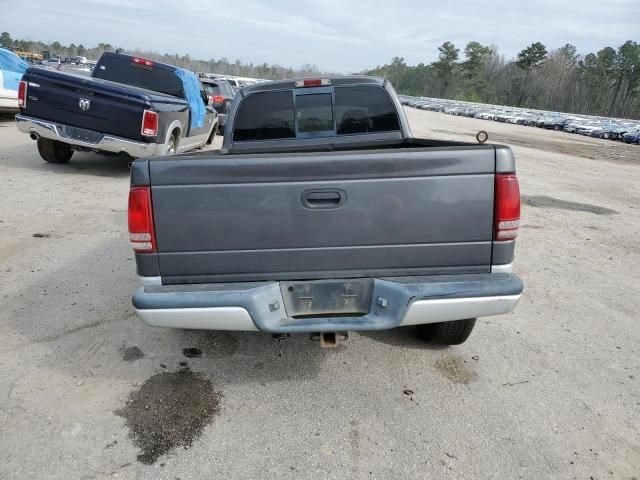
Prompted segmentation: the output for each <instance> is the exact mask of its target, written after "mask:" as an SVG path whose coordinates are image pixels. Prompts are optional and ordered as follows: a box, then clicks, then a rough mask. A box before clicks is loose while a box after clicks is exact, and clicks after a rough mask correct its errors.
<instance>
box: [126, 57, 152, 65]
mask: <svg viewBox="0 0 640 480" xmlns="http://www.w3.org/2000/svg"><path fill="white" fill-rule="evenodd" d="M131 61H132V62H133V63H135V64H136V65H140V66H142V67H153V62H152V61H151V60H147V59H146V58H139V57H133V60H131Z"/></svg>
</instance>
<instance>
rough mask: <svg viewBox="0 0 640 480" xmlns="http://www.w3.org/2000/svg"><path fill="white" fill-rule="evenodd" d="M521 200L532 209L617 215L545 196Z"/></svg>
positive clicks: (594, 206) (609, 210) (613, 212)
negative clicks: (554, 209) (555, 209)
mask: <svg viewBox="0 0 640 480" xmlns="http://www.w3.org/2000/svg"><path fill="white" fill-rule="evenodd" d="M522 200H523V202H524V203H526V204H527V205H529V206H530V207H534V208H557V209H560V210H569V211H574V212H587V213H595V214H596V215H615V214H617V213H618V212H616V211H615V210H611V209H610V208H605V207H600V206H598V205H592V204H590V203H580V202H570V201H568V200H562V199H560V198H554V197H547V196H546V195H523V196H522Z"/></svg>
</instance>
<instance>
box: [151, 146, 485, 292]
mask: <svg viewBox="0 0 640 480" xmlns="http://www.w3.org/2000/svg"><path fill="white" fill-rule="evenodd" d="M149 168H150V171H149V174H150V180H151V185H152V202H153V215H154V221H155V229H156V238H157V248H158V254H159V264H160V273H161V275H162V277H163V283H202V282H217V281H257V280H294V279H320V278H354V277H371V276H401V275H420V274H433V273H463V272H488V271H490V264H491V250H492V223H493V189H494V173H495V150H494V148H493V147H492V146H490V145H475V146H469V147H459V146H457V147H442V148H416V149H408V148H397V149H389V150H371V151H358V152H327V153H308V154H301V153H297V154H275V155H268V156H267V155H244V156H240V155H212V154H211V153H209V154H208V156H205V155H204V154H201V155H200V156H197V155H194V156H188V157H182V158H168V159H156V160H153V161H151V162H149ZM291 179H295V180H291Z"/></svg>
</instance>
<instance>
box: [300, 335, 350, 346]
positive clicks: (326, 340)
mask: <svg viewBox="0 0 640 480" xmlns="http://www.w3.org/2000/svg"><path fill="white" fill-rule="evenodd" d="M309 337H310V338H311V340H312V341H314V342H320V346H321V347H322V348H338V347H339V346H340V343H344V342H346V341H347V340H348V339H349V332H315V333H312V334H310V336H309Z"/></svg>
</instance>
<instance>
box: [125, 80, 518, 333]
mask: <svg viewBox="0 0 640 480" xmlns="http://www.w3.org/2000/svg"><path fill="white" fill-rule="evenodd" d="M227 128H228V130H227V131H226V132H225V137H224V142H223V146H222V149H221V150H220V151H216V152H200V153H196V154H190V155H180V156H173V157H162V158H152V159H138V160H136V161H135V162H134V163H133V166H132V170H131V191H130V196H129V231H130V236H131V241H132V244H133V249H134V251H135V253H136V254H135V257H136V262H137V270H138V274H139V276H140V277H142V280H143V285H144V286H143V287H142V288H139V289H138V290H137V291H136V292H135V293H134V295H133V304H134V307H135V310H136V313H137V315H138V317H139V318H141V319H142V320H143V321H144V322H145V323H147V324H148V325H152V326H158V327H173V328H186V329H210V330H261V331H263V332H269V333H272V334H275V335H280V336H282V335H286V334H289V333H296V332H309V333H311V334H312V338H314V337H315V338H316V339H320V341H321V343H322V344H323V345H324V346H333V345H335V344H336V343H337V342H338V341H339V340H340V339H342V338H344V336H343V333H344V332H349V331H362V330H381V329H389V328H394V327H400V326H406V325H416V326H417V327H418V332H419V334H420V335H421V337H422V338H424V339H425V340H427V341H431V342H434V343H439V344H445V345H453V344H460V343H462V342H464V341H465V340H466V339H467V337H468V336H469V334H470V333H471V331H472V329H473V327H474V325H475V321H476V318H477V317H481V316H487V315H498V314H504V313H507V312H510V311H511V310H512V309H513V308H514V307H515V306H516V304H517V303H518V301H519V299H520V296H521V294H522V290H523V284H522V282H521V280H520V279H519V278H518V277H517V276H516V275H515V274H513V273H512V271H511V270H512V262H513V257H514V242H515V237H516V234H517V231H518V226H519V218H520V193H519V189H518V180H517V178H516V175H515V161H514V157H513V154H512V152H511V150H510V149H509V148H508V147H506V146H501V145H489V144H472V143H460V142H448V141H438V140H428V139H421V138H416V137H414V136H413V135H412V134H411V131H410V129H409V124H408V122H407V119H406V117H405V114H404V111H403V109H402V107H401V105H400V103H399V101H398V98H397V97H396V94H395V92H394V90H393V88H392V86H391V84H390V83H389V82H387V81H385V80H384V79H380V78H372V77H360V76H358V77H339V78H323V79H305V80H291V81H281V82H273V83H267V84H261V85H256V86H252V87H245V88H243V89H241V90H240V91H239V93H238V95H237V96H236V98H235V100H234V103H233V105H232V107H231V110H230V112H229V117H228V119H227Z"/></svg>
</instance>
